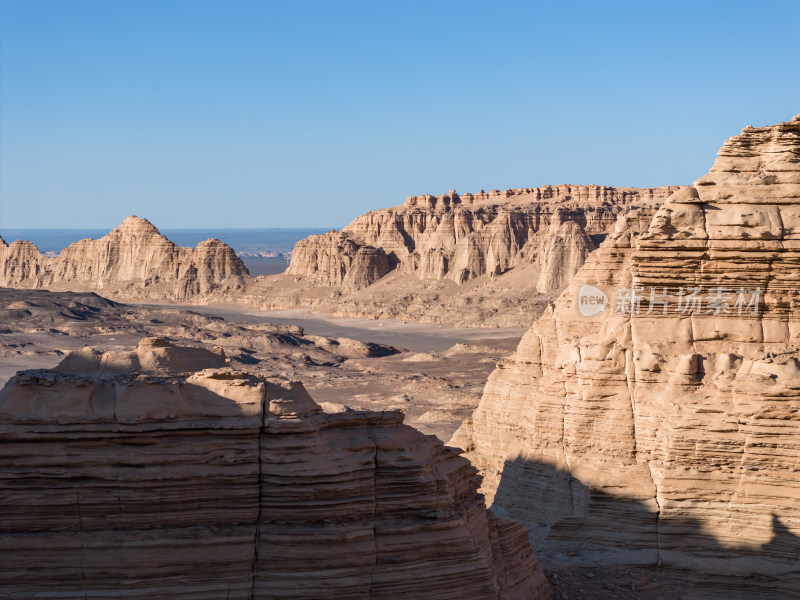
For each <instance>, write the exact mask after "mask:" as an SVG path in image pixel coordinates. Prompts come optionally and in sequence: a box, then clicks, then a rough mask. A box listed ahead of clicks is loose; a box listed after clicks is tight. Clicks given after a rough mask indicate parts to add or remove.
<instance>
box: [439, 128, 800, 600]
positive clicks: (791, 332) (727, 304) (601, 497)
mask: <svg viewBox="0 0 800 600" xmlns="http://www.w3.org/2000/svg"><path fill="white" fill-rule="evenodd" d="M798 264H800V115H798V116H796V117H795V118H793V119H792V120H791V121H789V122H786V123H781V124H778V125H775V126H770V127H759V128H753V127H747V128H745V129H744V130H743V131H742V133H741V134H740V135H738V136H735V137H733V138H731V139H729V140H727V141H726V142H725V144H724V145H723V147H722V149H721V150H720V152H719V156H718V158H717V160H716V162H715V163H714V166H713V167H712V169H711V171H710V172H709V174H708V175H706V176H704V177H702V178H701V179H699V180H698V181H697V182H695V184H694V185H693V186H692V187H690V188H686V189H682V190H680V191H678V192H677V193H676V194H674V195H673V196H672V197H671V198H670V199H669V200H668V201H667V202H666V203H665V204H664V205H663V206H661V208H659V209H658V211H657V212H656V213H655V215H652V214H651V213H648V212H646V211H645V212H644V213H631V214H629V215H627V216H626V217H623V218H622V219H620V221H619V222H618V223H617V226H616V230H615V232H614V233H613V234H612V235H611V236H609V239H607V240H606V241H605V242H604V244H603V245H602V246H601V247H600V249H599V250H598V251H597V252H594V253H592V254H591V255H590V256H589V257H588V259H587V261H586V263H585V264H584V266H583V267H582V268H581V269H580V270H579V271H578V273H577V275H576V276H575V277H574V279H573V280H572V282H571V283H570V285H569V287H568V288H567V289H566V290H565V292H564V293H563V294H562V295H561V296H560V298H559V299H558V301H557V302H556V303H555V304H554V305H553V306H552V307H550V308H549V309H548V310H547V311H546V312H545V314H544V315H543V316H542V317H541V318H540V319H539V320H538V321H537V322H536V323H535V324H534V326H533V327H532V328H531V329H530V331H529V332H528V333H527V334H526V335H525V336H524V337H523V339H522V341H521V342H520V345H519V348H518V349H517V352H516V353H515V354H514V355H513V356H512V357H511V358H509V359H506V360H504V361H502V362H501V363H500V364H499V365H498V368H497V370H496V371H495V372H494V373H493V374H492V376H491V377H490V379H489V382H488V384H487V386H486V389H485V392H484V396H483V399H482V400H481V404H480V406H479V408H478V409H477V410H476V412H475V414H474V415H473V417H472V418H471V419H469V420H468V421H467V422H465V424H464V425H463V426H462V428H461V429H460V430H459V431H458V432H457V433H456V435H455V436H454V438H453V440H452V441H451V443H453V444H454V445H458V446H461V447H463V448H465V449H467V451H468V452H467V456H469V457H470V459H471V460H472V461H473V463H474V464H476V466H478V467H479V469H480V471H481V472H482V474H483V475H484V483H483V488H482V490H483V491H484V493H485V494H486V495H487V498H488V499H489V500H490V501H493V507H494V508H495V509H496V510H497V511H498V513H499V514H503V515H504V516H507V517H509V518H514V519H519V520H522V521H523V522H525V523H526V524H527V525H528V526H529V528H530V529H531V531H532V535H531V538H532V541H533V542H534V547H535V549H537V552H538V553H540V554H541V555H544V556H547V557H551V558H554V559H557V560H559V561H566V562H570V563H575V564H593V565H603V564H605V565H613V564H629V565H630V564H633V565H644V566H649V567H651V569H652V574H653V581H655V580H656V579H658V578H662V579H664V578H669V577H677V578H678V579H680V580H681V581H682V582H683V589H686V588H687V587H691V589H693V590H695V591H694V592H692V593H690V594H689V595H683V596H682V597H685V598H689V597H698V598H739V597H741V598H751V597H753V594H757V595H759V597H769V598H776V599H777V598H787V599H788V598H796V597H797V594H798V591H800V569H798V566H797V565H798V562H797V559H798V557H799V556H800V521H799V520H798V516H797V515H798V509H800V483H799V482H800V479H798V477H797V474H798V464H797V460H798V457H800V442H799V441H798V440H800V362H798V360H797V355H798V350H800V346H799V345H798V344H799V343H800V339H798V332H799V331H800V313H798V308H797V307H798V304H799V303H800V297H799V296H798V294H799V292H798V290H797V284H796V282H797V277H798ZM589 286H590V287H589ZM590 301H591V303H592V304H595V305H596V306H597V308H592V307H591V306H590ZM649 580H650V579H649V578H648V581H649ZM642 585H648V583H647V581H645V582H643V583H642ZM650 585H651V586H652V585H655V584H654V583H651V584H650ZM693 594H694V595H693Z"/></svg>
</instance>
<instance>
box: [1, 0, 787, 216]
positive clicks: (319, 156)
mask: <svg viewBox="0 0 800 600" xmlns="http://www.w3.org/2000/svg"><path fill="white" fill-rule="evenodd" d="M0 20H1V22H2V23H1V25H0V27H1V29H0V227H5V228H25V227H29V228H33V227H39V228H43V227H56V228H67V227H75V228H105V227H109V228H110V227H113V226H116V225H117V224H118V223H119V222H120V221H121V220H122V219H123V218H124V217H125V216H127V215H129V214H132V213H135V214H138V215H139V216H143V217H147V218H148V219H150V220H151V221H153V223H155V224H156V225H157V226H159V227H162V228H178V227H340V226H342V225H345V224H346V223H348V222H349V221H350V220H351V219H352V218H354V217H355V216H356V215H358V214H360V213H362V212H365V211H367V210H370V209H374V208H381V207H384V206H392V205H396V204H400V203H402V201H403V199H404V198H405V196H407V195H410V194H421V193H433V194H440V193H443V192H445V191H447V190H448V189H450V188H455V189H457V190H460V191H477V190H479V189H486V190H489V189H495V188H497V189H504V188H509V187H529V186H538V185H546V184H560V183H574V184H589V183H596V184H605V185H619V186H625V185H633V186H655V185H666V184H686V183H691V182H692V181H693V180H695V179H697V178H698V177H700V176H702V175H703V174H704V173H705V172H706V171H707V170H708V168H709V167H710V165H711V163H712V162H713V158H714V155H715V153H716V151H717V150H718V148H719V146H720V145H721V143H722V141H723V140H724V139H725V138H726V137H729V136H731V135H734V134H736V133H738V131H739V130H740V129H741V128H742V127H744V126H745V125H748V124H752V125H756V126H758V125H766V124H771V123H776V122H779V121H784V120H787V119H789V118H791V117H792V116H793V115H795V114H797V113H798V112H800V49H799V48H800V44H798V33H797V23H798V22H800V2H797V0H787V1H774V2H771V1H769V0H766V1H763V2H759V3H756V2H750V1H748V2H737V1H725V2H703V1H698V0H694V1H693V2H682V1H675V2H661V3H653V2H628V3H613V2H598V1H596V0H595V1H594V2H585V3H584V2H562V3H555V2H469V1H464V0H461V1H458V2H444V1H435V0H433V1H431V0H428V1H427V2H414V1H403V2H350V1H346V0H340V1H326V2H303V1H298V2H267V1H246V0H233V1H222V0H220V1H214V2H211V1H204V0H186V1H184V0H127V1H122V0H116V1H109V0H89V1H85V0H57V1H44V0H0Z"/></svg>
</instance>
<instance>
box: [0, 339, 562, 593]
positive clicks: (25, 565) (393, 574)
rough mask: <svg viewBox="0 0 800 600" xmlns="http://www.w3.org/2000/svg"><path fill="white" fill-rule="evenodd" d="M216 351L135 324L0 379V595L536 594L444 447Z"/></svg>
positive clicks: (507, 526)
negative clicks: (43, 365) (138, 333)
mask: <svg viewBox="0 0 800 600" xmlns="http://www.w3.org/2000/svg"><path fill="white" fill-rule="evenodd" d="M223 364H224V355H223V354H222V353H220V352H218V351H213V350H212V351H209V350H205V349H203V348H182V347H176V346H174V345H172V344H170V343H169V342H167V341H166V340H164V339H161V338H149V339H145V340H142V342H141V343H140V344H139V346H138V348H137V349H136V350H135V351H132V352H128V353H124V352H106V353H100V352H95V351H92V350H91V349H85V350H83V351H80V352H78V353H75V354H72V355H70V356H68V357H67V358H65V360H64V361H63V362H62V364H61V365H60V366H59V368H58V369H57V370H53V371H27V372H23V373H20V374H18V375H17V376H16V377H14V378H13V379H12V380H10V381H9V383H8V384H7V385H6V386H5V387H4V388H3V389H2V391H0V489H2V490H3V493H2V494H0V554H1V555H2V556H3V560H2V561H0V590H2V592H1V593H0V595H2V596H4V597H19V598H45V597H48V598H56V597H58V598H78V597H80V598H83V597H96V598H142V599H144V598H148V599H153V600H157V599H165V600H166V599H170V600H172V599H178V598H191V599H192V600H202V599H206V598H207V599H209V600H211V599H214V600H216V599H219V598H231V599H235V598H242V599H245V598H308V599H317V598H323V597H324V598H341V599H345V598H348V599H349V598H386V599H388V598H398V597H403V596H406V597H410V598H431V599H432V598H436V599H447V598H451V599H453V600H456V599H458V600H460V599H462V598H476V599H478V598H492V599H497V598H510V599H520V600H522V599H526V600H527V599H540V598H541V599H549V598H552V593H551V590H550V587H549V584H548V583H547V581H546V579H545V577H544V574H543V572H542V570H541V569H540V568H539V567H538V565H537V562H536V559H535V557H534V556H533V554H532V552H531V549H530V546H529V544H528V541H527V534H526V531H525V528H524V527H523V526H522V525H521V524H519V523H516V522H513V521H508V520H505V519H498V518H496V517H495V516H494V515H493V514H492V513H491V511H487V510H486V507H485V504H484V503H483V497H482V496H480V495H479V494H477V492H476V490H477V487H478V485H479V482H480V478H479V477H478V476H477V474H476V470H475V469H474V468H473V467H472V466H471V465H470V464H469V462H468V461H467V460H465V459H464V458H462V457H460V456H459V455H458V454H459V453H458V452H457V451H456V450H454V449H453V448H447V447H445V446H443V445H442V444H441V442H439V441H438V440H437V439H436V438H434V437H433V436H425V435H422V434H421V433H419V432H417V431H416V430H414V429H412V428H411V427H408V426H406V425H403V414H402V413H400V412H397V411H382V412H362V411H353V410H349V409H346V408H344V407H341V406H338V407H335V408H336V411H337V412H335V413H325V412H323V411H322V409H321V407H320V406H319V405H318V404H317V403H316V402H314V400H313V399H312V398H311V397H310V396H309V394H308V393H307V392H306V390H305V389H304V388H303V386H302V385H301V384H300V383H298V382H289V381H281V380H272V379H261V378H258V377H255V376H252V375H248V374H244V373H241V372H237V371H234V370H232V369H231V368H229V367H225V366H223ZM126 365H127V368H125V366H126ZM196 369H202V370H196Z"/></svg>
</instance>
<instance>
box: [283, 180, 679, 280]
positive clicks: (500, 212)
mask: <svg viewBox="0 0 800 600" xmlns="http://www.w3.org/2000/svg"><path fill="white" fill-rule="evenodd" d="M676 189H677V188H675V187H663V188H648V189H636V188H611V187H605V186H569V185H564V186H547V187H543V188H526V189H518V190H505V191H504V192H499V191H496V190H495V191H492V192H490V193H486V192H480V193H478V194H474V195H473V194H463V195H459V194H457V193H456V192H455V191H454V190H450V192H449V193H448V194H444V195H442V196H439V197H435V196H430V195H425V196H411V197H409V198H408V199H406V202H405V204H404V205H403V206H399V207H394V208H387V209H382V210H376V211H370V212H368V213H366V214H365V215H362V216H360V217H358V218H356V219H355V220H354V221H353V222H352V223H350V225H348V226H347V227H345V228H344V229H343V230H342V231H332V232H329V233H326V234H324V235H319V236H311V237H309V238H306V239H305V240H301V241H300V242H298V243H297V245H296V246H295V250H294V253H293V254H292V262H291V264H290V265H289V269H288V271H287V273H288V274H290V275H297V276H301V277H307V278H310V279H312V280H315V281H317V282H319V283H320V284H323V285H336V284H341V287H342V288H343V289H344V290H346V291H351V290H355V289H360V288H362V287H367V286H369V285H371V284H373V283H375V282H376V281H378V280H379V279H380V278H382V277H384V276H385V275H387V274H388V273H389V272H390V271H391V270H395V269H396V270H397V272H398V273H401V274H402V273H405V274H413V275H414V276H416V277H418V278H419V279H434V280H438V279H449V280H452V281H454V282H455V283H464V282H465V281H467V280H469V279H473V278H476V277H480V276H481V275H500V274H501V273H504V272H506V271H508V270H509V269H511V268H513V267H515V266H518V265H522V264H530V263H537V261H538V264H539V267H540V272H541V276H540V277H539V281H538V283H537V286H536V287H537V290H538V291H539V292H540V293H552V292H554V291H558V290H559V289H560V288H561V287H563V285H564V283H565V280H568V278H569V277H570V276H572V275H573V274H574V271H573V269H575V270H577V268H578V267H580V265H581V264H583V261H584V260H585V257H586V255H587V254H588V252H590V251H591V250H593V249H594V247H595V244H594V240H596V239H598V238H601V237H603V236H604V234H606V233H607V232H608V229H609V227H611V226H612V225H613V223H614V221H615V220H616V218H617V216H619V214H620V213H622V212H625V211H626V210H628V208H629V207H631V206H634V205H636V204H639V203H648V202H653V201H660V200H664V199H665V198H666V197H667V196H669V195H670V194H671V193H672V192H673V191H675V190H676ZM567 223H572V224H573V225H572V226H570V227H564V226H563V225H564V224H567ZM556 233H558V234H560V236H559V237H558V239H554V234H556ZM554 245H555V248H554ZM556 248H557V249H556ZM565 250H566V251H567V252H568V256H567V257H566V258H567V260H566V263H567V265H566V267H564V266H562V265H561V264H556V263H555V261H553V260H548V258H547V257H548V256H549V255H550V254H551V253H552V252H553V251H555V252H556V253H559V254H560V253H563V252H564V251H565ZM358 253H361V254H362V257H361V259H360V260H355V257H356V255H357V254H358ZM348 278H349V279H348Z"/></svg>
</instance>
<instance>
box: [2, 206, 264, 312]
mask: <svg viewBox="0 0 800 600" xmlns="http://www.w3.org/2000/svg"><path fill="white" fill-rule="evenodd" d="M248 280H249V274H248V272H247V268H246V267H245V266H244V263H243V262H242V261H241V259H240V258H239V257H237V256H236V254H235V253H234V251H233V249H232V248H230V247H229V246H228V245H227V244H224V243H223V242H221V241H219V240H206V241H205V242H201V243H200V244H198V245H197V248H195V249H192V248H180V247H178V246H177V245H176V244H174V243H173V242H170V241H169V240H168V239H167V238H165V237H164V236H163V235H161V234H160V233H159V232H158V229H156V228H155V227H154V226H153V225H152V224H151V223H150V222H149V221H147V220H145V219H140V218H138V217H135V216H131V217H128V218H127V219H125V221H123V223H122V225H120V226H119V227H118V228H117V229H114V230H113V231H111V232H110V233H109V234H108V235H106V236H104V237H102V238H100V239H98V240H89V239H86V240H81V241H79V242H76V243H74V244H71V245H70V246H69V247H68V248H66V249H65V250H64V251H63V252H61V254H60V255H59V256H58V257H48V256H44V255H42V254H41V253H40V252H39V250H38V249H37V248H36V246H34V245H33V244H31V243H30V242H26V241H21V240H17V241H14V242H12V243H11V244H10V245H7V244H6V243H5V242H4V241H3V240H2V239H0V286H5V287H15V288H46V289H52V290H67V289H69V290H76V291H96V292H102V293H103V294H105V295H111V296H115V297H124V298H129V299H130V298H149V299H159V300H170V301H182V300H190V299H197V298H202V299H203V300H208V299H211V298H214V297H219V296H221V295H223V294H226V293H231V292H235V291H237V290H241V289H242V288H243V287H244V285H245V284H246V283H247V281H248Z"/></svg>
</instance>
